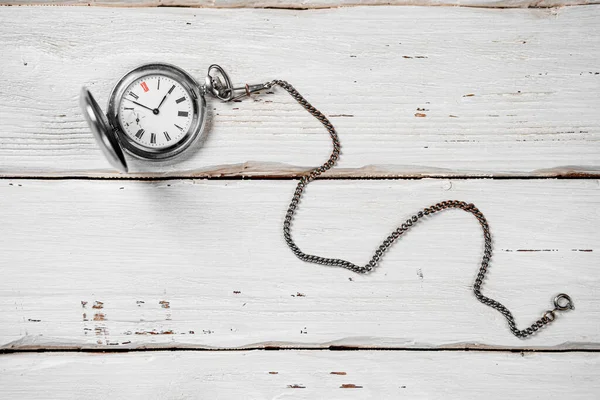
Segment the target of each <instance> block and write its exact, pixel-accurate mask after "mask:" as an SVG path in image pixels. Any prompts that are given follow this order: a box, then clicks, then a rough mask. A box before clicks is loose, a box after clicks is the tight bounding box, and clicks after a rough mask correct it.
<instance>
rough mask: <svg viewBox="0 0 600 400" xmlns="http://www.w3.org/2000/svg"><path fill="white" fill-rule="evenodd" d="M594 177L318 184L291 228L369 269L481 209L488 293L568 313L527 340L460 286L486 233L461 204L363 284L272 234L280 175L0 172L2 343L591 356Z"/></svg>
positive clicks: (448, 221) (532, 310)
mask: <svg viewBox="0 0 600 400" xmlns="http://www.w3.org/2000/svg"><path fill="white" fill-rule="evenodd" d="M599 186H600V185H599V182H598V181H597V180H517V181H514V180H451V181H448V180H419V181H410V180H409V181H364V180H363V181H318V182H315V183H313V184H312V185H311V186H310V187H309V188H308V190H307V197H306V198H305V199H304V200H303V201H302V203H301V208H300V210H299V214H298V219H297V221H296V222H295V223H294V237H295V238H296V240H297V242H298V245H299V246H300V247H301V248H302V249H303V250H305V251H308V252H310V253H314V254H321V255H326V256H331V257H341V258H346V259H349V260H351V261H354V262H357V263H359V264H362V263H364V262H366V261H367V260H368V259H369V258H370V256H371V254H372V252H373V251H374V249H375V248H376V247H377V246H378V245H379V243H380V242H381V240H383V238H384V237H386V236H387V235H388V234H389V233H390V232H391V231H392V230H393V229H395V227H396V226H397V225H398V224H399V223H400V222H401V221H404V220H405V219H406V218H407V217H408V216H410V215H412V214H413V213H414V212H416V211H418V210H419V209H422V208H423V207H426V206H428V205H430V204H433V203H436V202H438V201H441V200H446V199H454V198H457V199H459V200H466V201H470V202H473V203H474V204H476V205H477V206H478V207H479V208H480V209H481V210H482V211H483V212H484V213H485V214H486V216H487V217H488V219H489V222H490V225H491V227H492V233H493V235H494V241H495V255H494V258H493V260H492V267H491V270H490V274H489V277H488V279H487V281H486V285H485V288H484V293H486V294H488V295H489V296H491V297H493V298H496V299H498V300H499V301H501V302H502V303H504V304H505V305H506V306H507V307H509V308H510V309H511V310H512V311H513V312H514V314H515V317H516V318H517V322H518V324H519V325H520V326H521V327H523V326H525V325H526V324H530V323H531V322H532V321H533V320H535V319H537V318H539V317H540V316H541V314H542V313H543V312H544V311H545V310H547V309H548V308H549V307H550V306H551V299H552V298H553V296H554V295H555V294H557V293H560V292H566V293H568V294H570V295H571V296H572V297H573V299H574V302H575V306H576V310H575V311H572V312H568V313H564V314H561V315H559V316H558V318H557V321H556V322H555V323H554V324H553V325H551V326H549V327H547V328H546V329H544V330H543V332H541V333H540V334H539V335H538V336H536V337H534V338H531V339H529V340H525V341H523V340H519V339H517V338H515V337H513V336H512V334H511V333H510V332H509V330H508V328H507V325H506V322H505V320H504V318H503V317H502V315H501V314H499V313H498V312H497V311H495V310H493V309H491V308H489V307H487V306H485V305H483V304H480V303H478V302H477V301H476V299H475V297H474V295H473V293H472V291H471V285H472V282H473V279H474V276H475V273H476V270H477V268H478V264H479V262H480V257H481V252H482V245H483V239H482V237H481V230H480V227H479V226H478V223H477V221H476V220H475V219H474V218H473V217H472V216H471V215H469V214H467V213H464V212H459V211H457V210H454V211H447V212H444V213H440V214H439V215H435V216H433V217H431V218H429V220H427V221H425V222H423V223H422V224H419V226H418V227H415V228H414V230H412V231H411V232H410V233H409V234H407V235H406V236H404V237H403V238H402V239H401V240H400V241H399V242H398V243H397V244H396V245H395V247H394V249H392V250H391V251H390V252H389V253H388V254H387V255H386V256H385V257H384V259H383V260H382V264H381V265H380V267H379V268H378V270H377V271H376V272H375V273H373V274H371V275H369V276H358V275H356V274H354V273H352V272H349V271H347V270H343V269H339V268H331V267H324V266H319V265H314V264H306V263H303V262H302V261H300V260H298V259H297V258H296V257H295V256H294V255H293V254H292V252H291V251H290V250H289V249H288V248H287V246H286V245H285V242H284V240H283V238H282V233H281V225H282V222H283V217H284V213H285V208H286V207H287V204H288V201H289V198H290V196H291V194H292V192H293V190H294V187H295V183H294V182H291V181H214V180H209V181H201V180H187V181H164V182H138V181H90V180H81V181H79V180H60V181H47V180H46V181H35V180H3V181H0V199H2V200H1V201H2V220H1V223H2V226H3V227H4V229H2V230H1V231H0V243H2V259H1V260H0V267H1V270H2V271H3V277H2V280H1V281H0V345H1V346H3V348H5V349H40V348H54V349H66V348H70V349H71V348H86V349H124V348H142V347H143V348H169V347H180V348H256V347H258V348H262V347H272V346H275V347H310V348H312V347H314V348H327V347H329V346H357V347H367V348H369V347H371V348H372V347H376V348H381V347H394V348H464V347H466V348H511V349H514V348H517V349H519V348H525V349H548V348H549V349H582V348H584V349H598V348H600V293H599V290H600V289H599V287H600V270H599V269H598V264H599V261H600V260H599V254H600V249H599V246H598V239H599V235H598V210H599V209H600V196H599V194H600V191H599Z"/></svg>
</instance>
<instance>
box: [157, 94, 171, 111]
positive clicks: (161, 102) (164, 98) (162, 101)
mask: <svg viewBox="0 0 600 400" xmlns="http://www.w3.org/2000/svg"><path fill="white" fill-rule="evenodd" d="M168 95H169V93H167V94H165V97H163V99H162V100H161V101H160V104H159V105H158V107H156V109H157V110H159V109H160V106H162V104H163V103H164V102H165V100H166V99H167V96H168Z"/></svg>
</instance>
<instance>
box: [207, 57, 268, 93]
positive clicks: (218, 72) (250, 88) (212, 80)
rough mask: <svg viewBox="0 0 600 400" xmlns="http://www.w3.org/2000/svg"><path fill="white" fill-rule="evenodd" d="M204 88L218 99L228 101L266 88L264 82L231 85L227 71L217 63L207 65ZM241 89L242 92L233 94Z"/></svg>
mask: <svg viewBox="0 0 600 400" xmlns="http://www.w3.org/2000/svg"><path fill="white" fill-rule="evenodd" d="M204 83H205V86H204V90H205V91H206V92H207V93H210V94H212V95H213V96H215V97H216V98H218V99H219V100H222V101H225V102H228V101H234V100H238V99H241V98H242V97H246V96H250V94H252V93H254V92H258V91H260V90H264V89H267V85H266V84H264V83H261V84H258V85H248V84H246V85H244V86H242V87H233V84H232V83H231V79H230V78H229V75H227V72H225V70H224V69H223V68H222V67H221V66H220V65H217V64H213V65H211V66H210V67H208V74H207V75H206V78H205V80H204ZM239 91H243V93H242V94H239V95H237V96H235V93H236V92H239Z"/></svg>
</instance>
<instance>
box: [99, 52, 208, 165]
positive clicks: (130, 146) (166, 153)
mask: <svg viewBox="0 0 600 400" xmlns="http://www.w3.org/2000/svg"><path fill="white" fill-rule="evenodd" d="M148 75H163V76H166V77H168V78H171V79H173V80H175V81H176V82H178V83H179V84H180V85H181V86H182V87H183V88H184V90H186V91H187V92H188V95H189V96H190V99H191V101H192V113H193V116H192V122H191V123H190V126H189V128H188V130H187V132H186V133H185V135H184V136H183V137H182V138H181V139H180V140H179V141H178V142H177V143H174V144H173V145H172V146H169V147H163V148H156V149H155V148H151V147H146V146H143V145H141V144H139V143H137V142H136V141H135V140H133V139H132V138H131V137H129V135H127V133H125V131H124V130H123V127H122V126H121V123H120V121H119V104H120V103H121V99H122V98H123V96H124V95H125V90H126V89H127V88H128V87H129V85H131V84H132V83H133V82H134V81H136V80H138V79H141V78H143V77H144V76H148ZM107 117H108V121H109V123H110V125H111V126H112V127H113V129H114V130H115V132H116V133H117V135H118V137H119V141H120V142H121V144H122V146H123V148H124V149H125V151H127V153H129V154H131V155H133V156H135V157H137V158H141V159H144V160H165V159H168V158H172V157H174V156H176V155H178V154H180V153H182V152H183V151H184V150H186V149H187V148H189V147H190V146H191V145H192V144H193V143H194V142H195V141H196V140H198V139H199V138H200V137H201V136H203V134H204V123H205V120H206V100H205V99H204V95H203V93H202V90H201V86H200V85H199V84H198V83H197V82H196V80H195V79H194V78H193V77H192V76H191V75H189V74H188V73H187V72H185V71H184V70H183V69H181V68H179V67H176V66H175V65H171V64H164V63H152V64H144V65H141V66H139V67H137V68H135V69H133V70H131V71H129V72H128V73H127V74H125V75H124V76H123V77H122V78H121V79H120V80H119V82H117V84H116V85H115V86H114V88H113V90H112V92H111V93H110V98H109V101H108V115H107Z"/></svg>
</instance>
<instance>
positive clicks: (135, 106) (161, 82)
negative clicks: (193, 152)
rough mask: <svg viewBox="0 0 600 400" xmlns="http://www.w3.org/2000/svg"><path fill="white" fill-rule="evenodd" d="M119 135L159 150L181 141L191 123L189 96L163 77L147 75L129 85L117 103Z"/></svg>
mask: <svg viewBox="0 0 600 400" xmlns="http://www.w3.org/2000/svg"><path fill="white" fill-rule="evenodd" d="M118 109H119V115H118V117H119V123H120V125H121V128H122V129H123V132H125V134H126V135H127V136H129V137H130V138H131V139H132V140H133V141H134V142H136V143H138V144H139V145H141V146H144V147H148V148H153V149H162V148H168V147H171V146H173V145H174V144H176V143H178V142H179V141H180V140H182V139H183V138H184V137H185V135H186V133H187V131H188V129H189V127H190V124H191V123H192V119H193V117H194V116H193V111H194V108H193V104H192V99H191V98H190V94H189V93H188V91H187V90H185V89H184V88H183V86H182V85H181V84H180V83H178V82H177V81H175V80H173V79H172V78H169V77H166V76H164V75H147V76H144V77H142V78H140V79H137V80H136V81H134V82H133V83H132V84H131V85H129V86H128V87H127V88H126V89H125V92H124V94H123V97H122V98H121V102H120V103H119V108H118Z"/></svg>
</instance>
